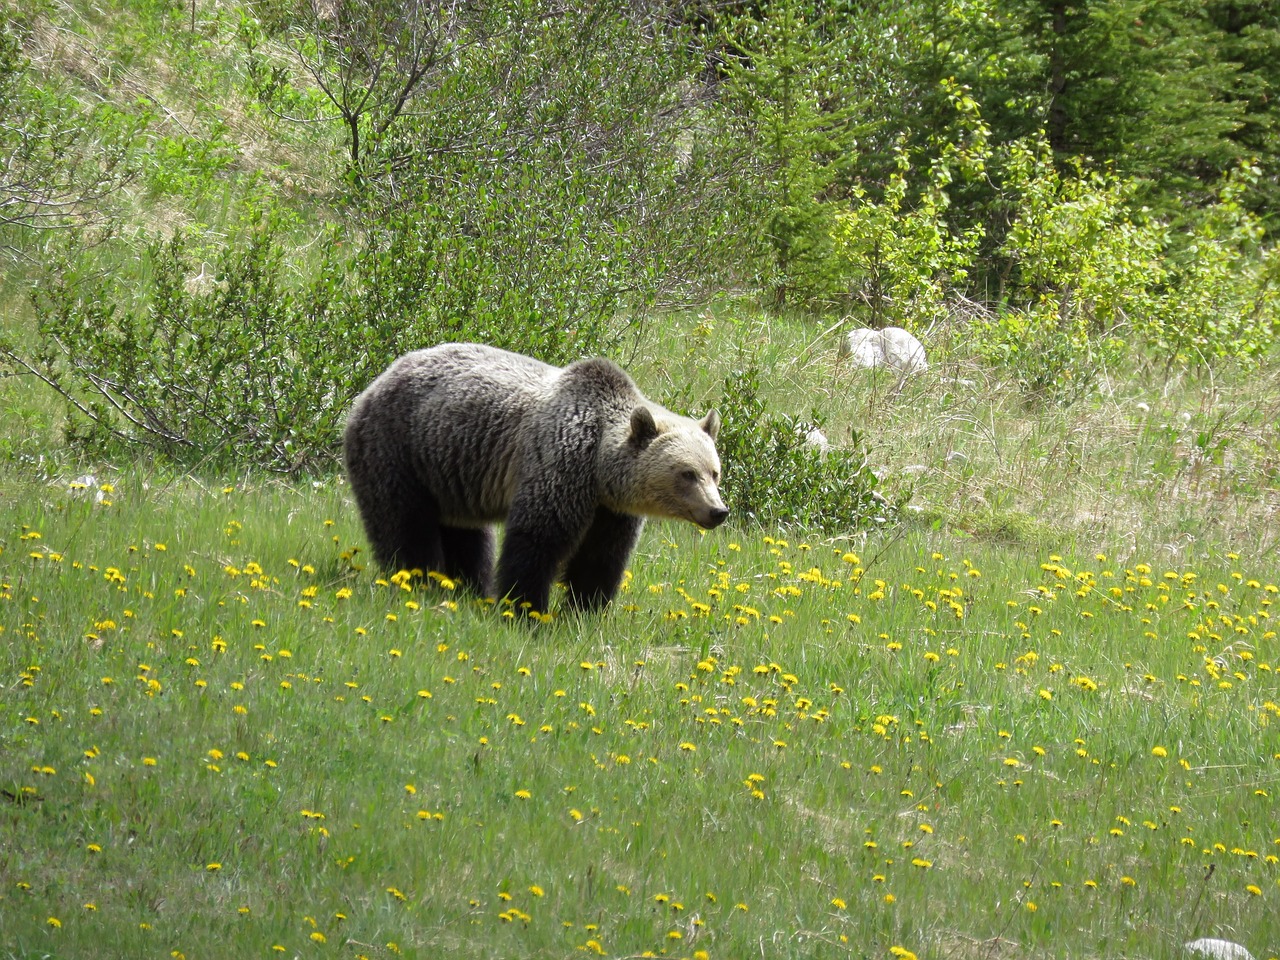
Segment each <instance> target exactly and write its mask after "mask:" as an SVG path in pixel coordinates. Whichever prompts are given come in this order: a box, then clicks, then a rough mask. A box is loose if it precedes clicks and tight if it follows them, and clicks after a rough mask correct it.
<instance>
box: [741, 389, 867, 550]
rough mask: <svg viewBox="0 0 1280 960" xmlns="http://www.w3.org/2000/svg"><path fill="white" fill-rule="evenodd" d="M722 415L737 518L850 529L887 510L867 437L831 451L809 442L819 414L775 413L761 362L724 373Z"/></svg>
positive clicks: (839, 530) (843, 530)
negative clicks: (764, 389)
mask: <svg viewBox="0 0 1280 960" xmlns="http://www.w3.org/2000/svg"><path fill="white" fill-rule="evenodd" d="M720 414H721V417H722V421H723V425H722V426H721V428H720V437H719V439H718V440H717V441H716V447H717V449H718V450H719V453H720V459H721V460H722V461H723V463H724V478H723V482H722V484H721V487H722V493H723V495H724V499H725V503H726V504H727V505H728V507H729V509H730V510H731V511H732V512H733V516H734V518H735V519H737V520H739V521H741V520H744V519H745V520H751V521H753V522H756V523H759V524H762V525H766V526H774V525H777V524H787V523H795V524H800V525H803V526H808V527H816V528H819V529H823V530H827V531H831V532H848V531H850V530H855V529H858V528H860V527H864V526H866V525H867V524H868V523H870V522H872V520H873V519H874V518H876V517H880V516H884V515H885V514H886V512H887V511H888V509H889V508H888V507H887V506H886V505H885V504H884V502H883V500H881V499H880V498H879V497H878V496H877V495H876V485H877V482H878V481H877V478H876V475H875V474H874V473H872V472H871V469H870V468H869V467H868V466H867V461H866V457H865V453H864V451H863V448H862V440H861V437H859V436H858V435H857V434H855V435H854V436H853V437H852V439H851V442H850V444H849V446H847V447H841V448H837V449H832V450H829V451H825V452H824V451H822V450H819V449H818V448H817V447H815V446H813V445H812V444H810V443H809V442H808V441H807V440H806V434H807V433H808V432H809V431H810V430H812V429H815V428H819V427H821V426H822V419H821V417H820V415H819V414H817V413H814V414H813V416H812V418H811V419H810V420H808V421H805V420H799V419H794V418H791V417H787V416H779V415H776V414H770V413H769V412H768V410H767V408H766V405H765V402H764V401H763V400H762V399H761V398H760V374H759V370H758V369H757V368H756V367H755V366H750V367H748V368H747V369H745V370H743V371H740V372H736V373H731V374H730V375H729V376H727V377H726V378H725V381H724V393H723V396H722V398H721V402H720Z"/></svg>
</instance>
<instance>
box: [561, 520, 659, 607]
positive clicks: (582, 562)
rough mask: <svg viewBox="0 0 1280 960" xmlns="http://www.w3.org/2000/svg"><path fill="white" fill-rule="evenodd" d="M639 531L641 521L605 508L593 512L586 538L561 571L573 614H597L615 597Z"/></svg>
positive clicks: (642, 521) (638, 537)
mask: <svg viewBox="0 0 1280 960" xmlns="http://www.w3.org/2000/svg"><path fill="white" fill-rule="evenodd" d="M642 529H644V518H643V517H631V516H627V515H626V514H623V513H615V512H614V511H612V510H609V509H608V508H606V507H597V508H596V515H595V519H594V520H593V521H592V523H591V527H590V528H589V529H588V530H587V535H586V536H585V537H583V539H582V543H581V544H579V546H578V549H577V550H576V551H575V552H574V554H573V558H572V559H571V560H570V561H569V565H568V567H566V568H565V572H564V581H565V584H566V585H567V586H568V588H569V604H570V606H572V607H574V608H575V609H577V610H597V609H599V608H600V607H603V606H604V605H605V604H606V603H608V602H609V601H610V600H612V599H613V598H614V597H615V596H616V595H617V593H618V587H619V586H620V585H621V584H622V577H623V574H624V573H625V572H626V569H627V561H628V560H629V559H630V558H631V552H632V551H633V550H634V549H635V546H636V541H637V540H639V539H640V531H641V530H642Z"/></svg>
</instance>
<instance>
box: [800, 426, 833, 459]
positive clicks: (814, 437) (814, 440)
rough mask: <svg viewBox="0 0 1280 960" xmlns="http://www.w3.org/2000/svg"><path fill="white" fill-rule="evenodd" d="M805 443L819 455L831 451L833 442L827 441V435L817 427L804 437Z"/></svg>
mask: <svg viewBox="0 0 1280 960" xmlns="http://www.w3.org/2000/svg"><path fill="white" fill-rule="evenodd" d="M804 443H805V446H807V447H814V448H816V449H817V451H818V452H819V453H826V452H827V451H828V450H830V449H831V441H830V440H828V439H827V435H826V434H825V433H823V432H822V431H821V430H819V429H818V428H817V427H813V428H811V429H810V430H809V431H808V432H807V433H805V435H804Z"/></svg>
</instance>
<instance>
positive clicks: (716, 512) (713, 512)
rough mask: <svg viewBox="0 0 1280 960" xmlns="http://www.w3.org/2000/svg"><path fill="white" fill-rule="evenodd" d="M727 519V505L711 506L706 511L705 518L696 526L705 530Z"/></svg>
mask: <svg viewBox="0 0 1280 960" xmlns="http://www.w3.org/2000/svg"><path fill="white" fill-rule="evenodd" d="M728 519H729V510H728V508H727V507H712V508H711V509H710V510H709V511H707V516H706V519H704V520H702V521H700V522H699V523H698V526H700V527H702V528H703V529H705V530H713V529H715V528H716V527H718V526H720V524H722V523H724V522H725V521H726V520H728Z"/></svg>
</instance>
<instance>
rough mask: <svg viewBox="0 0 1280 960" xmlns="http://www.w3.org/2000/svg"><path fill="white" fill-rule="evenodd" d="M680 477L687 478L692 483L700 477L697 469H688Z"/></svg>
mask: <svg viewBox="0 0 1280 960" xmlns="http://www.w3.org/2000/svg"><path fill="white" fill-rule="evenodd" d="M680 479H681V480H687V481H689V482H690V483H693V482H694V481H696V480H697V479H698V472H697V471H696V470H686V471H684V472H683V473H682V474H680Z"/></svg>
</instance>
